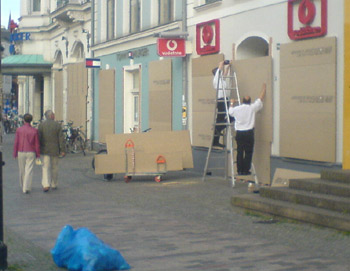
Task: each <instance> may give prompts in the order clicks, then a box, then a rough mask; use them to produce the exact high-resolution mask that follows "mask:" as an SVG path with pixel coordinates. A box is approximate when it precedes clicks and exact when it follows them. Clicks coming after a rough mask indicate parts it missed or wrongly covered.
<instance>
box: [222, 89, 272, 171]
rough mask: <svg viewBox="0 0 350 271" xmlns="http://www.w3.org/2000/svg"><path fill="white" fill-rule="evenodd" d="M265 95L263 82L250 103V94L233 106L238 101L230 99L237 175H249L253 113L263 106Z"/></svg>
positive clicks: (253, 124)
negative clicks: (234, 135)
mask: <svg viewBox="0 0 350 271" xmlns="http://www.w3.org/2000/svg"><path fill="white" fill-rule="evenodd" d="M265 95H266V84H265V83H264V84H263V85H262V89H261V93H260V96H259V98H258V99H256V101H255V102H254V103H252V104H251V97H250V96H245V97H244V98H243V103H242V104H241V105H238V106H234V103H235V102H238V101H236V100H234V99H231V103H230V108H229V115H230V116H231V117H234V119H235V130H236V142H237V172H238V174H239V175H250V167H251V164H252V158H253V150H254V126H255V114H256V113H257V112H258V111H259V110H260V109H261V108H262V107H263V100H264V98H265Z"/></svg>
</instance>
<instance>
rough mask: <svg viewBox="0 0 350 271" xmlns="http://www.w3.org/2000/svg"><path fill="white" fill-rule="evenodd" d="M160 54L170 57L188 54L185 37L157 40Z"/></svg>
mask: <svg viewBox="0 0 350 271" xmlns="http://www.w3.org/2000/svg"><path fill="white" fill-rule="evenodd" d="M157 45H158V55H159V56H168V57H184V56H186V47H185V40H184V39H163V38H159V39H158V40H157Z"/></svg>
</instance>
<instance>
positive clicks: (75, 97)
mask: <svg viewBox="0 0 350 271" xmlns="http://www.w3.org/2000/svg"><path fill="white" fill-rule="evenodd" d="M67 74H68V89H67V120H68V121H73V125H74V126H82V127H83V129H84V128H85V127H86V101H87V69H86V67H85V62H82V63H74V64H69V65H68V66H67Z"/></svg>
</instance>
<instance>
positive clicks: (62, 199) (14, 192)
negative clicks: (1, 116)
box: [3, 135, 350, 271]
mask: <svg viewBox="0 0 350 271" xmlns="http://www.w3.org/2000/svg"><path fill="white" fill-rule="evenodd" d="M13 140H14V136H13V135H5V136H4V144H3V157H4V160H5V162H6V165H5V167H4V168H3V190H4V218H5V227H6V230H5V244H6V245H7V246H8V263H9V267H11V268H12V269H9V270H26V271H34V270H35V271H39V270H40V271H41V270H62V269H59V268H57V267H56V266H55V264H54V263H53V261H52V258H51V256H50V253H49V252H50V249H52V248H53V246H54V244H55V241H56V238H57V235H58V234H59V232H60V231H61V229H62V227H63V226H65V225H67V224H70V225H72V226H73V227H74V228H78V227H88V228H89V229H90V230H91V231H92V232H94V233H95V234H96V235H97V236H98V237H99V238H100V239H101V240H103V241H104V242H106V243H108V244H109V245H111V246H112V247H113V248H115V249H117V250H119V251H120V252H121V254H122V255H123V257H124V258H125V259H126V260H127V261H128V263H129V264H130V266H131V267H132V270H142V271H155V270H159V271H161V270H178V271H181V270H216V271H233V270H234V271H236V270H237V271H238V270H266V271H282V270H289V271H292V270H295V271H299V270H307V271H311V270H312V271H314V270H332V271H338V270H339V271H348V270H350V260H349V251H350V237H349V235H346V234H344V233H339V232H337V231H334V230H331V229H326V228H320V227H316V226H312V225H308V224H302V223H296V222H293V223H291V222H287V221H285V220H278V221H277V223H270V222H276V221H271V220H269V218H267V217H262V216H253V215H248V214H246V213H244V212H243V211H242V210H240V209H236V208H233V207H232V206H231V204H230V198H231V196H232V194H234V193H246V192H247V186H246V184H242V183H240V184H237V186H236V187H235V188H234V189H232V188H231V187H230V185H229V183H227V182H226V181H224V180H221V179H216V178H212V177H211V178H208V179H207V180H206V181H205V182H202V180H201V176H200V175H199V174H197V173H195V172H192V171H184V172H170V173H169V174H167V175H166V176H165V178H164V181H162V182H161V183H156V182H155V181H154V180H153V178H152V177H137V178H134V179H133V180H132V181H131V182H130V183H125V182H124V180H123V175H117V176H115V178H114V179H113V180H112V181H110V182H105V181H103V178H102V176H96V175H95V174H94V172H93V170H92V168H91V160H92V157H93V154H92V153H90V154H88V155H87V156H85V157H84V156H82V155H81V154H78V155H73V154H71V155H67V156H66V157H65V158H63V159H61V160H60V169H61V170H60V177H59V178H60V182H59V187H58V189H57V190H56V191H50V192H48V193H43V192H42V190H41V181H40V178H41V172H40V168H39V167H38V166H36V168H35V172H34V180H33V188H32V191H31V193H30V194H26V195H25V194H22V193H21V190H20V188H19V182H18V166H17V162H16V160H14V159H13V158H12V144H13Z"/></svg>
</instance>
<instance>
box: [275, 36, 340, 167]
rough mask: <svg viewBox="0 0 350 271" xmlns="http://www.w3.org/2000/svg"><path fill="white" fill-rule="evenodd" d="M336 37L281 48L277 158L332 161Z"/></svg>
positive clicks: (334, 120) (334, 145)
mask: <svg viewBox="0 0 350 271" xmlns="http://www.w3.org/2000/svg"><path fill="white" fill-rule="evenodd" d="M336 57H337V49H336V38H333V37H332V38H321V39H312V40H306V41H299V42H295V43H294V42H293V43H289V44H283V45H281V91H280V92H281V94H280V95H281V99H280V100H281V105H280V108H281V117H280V155H281V156H284V157H290V158H297V159H305V160H313V161H323V162H335V155H336V154H335V149H336V97H335V93H336Z"/></svg>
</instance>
